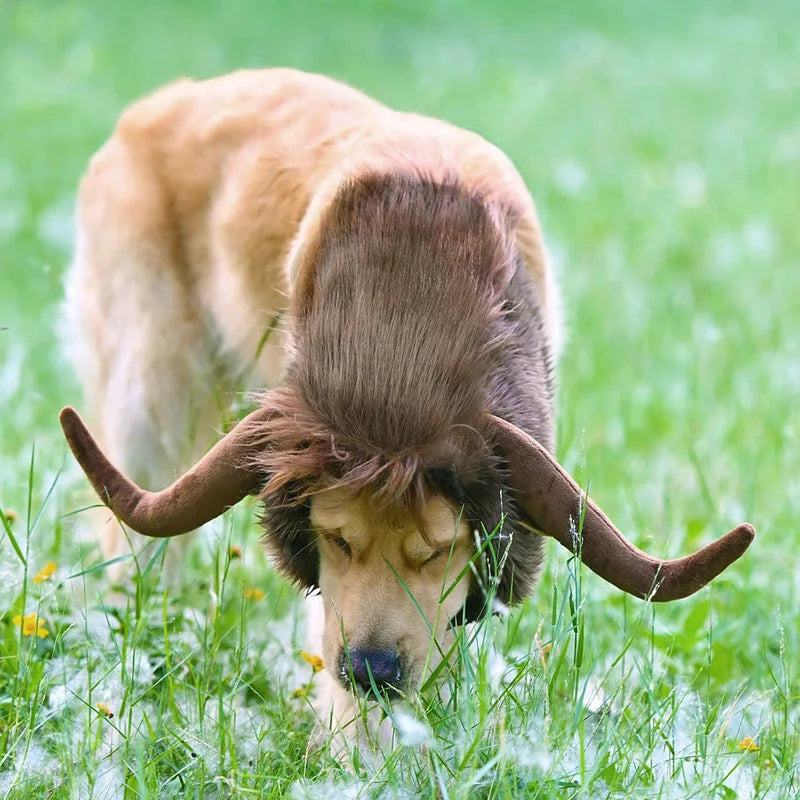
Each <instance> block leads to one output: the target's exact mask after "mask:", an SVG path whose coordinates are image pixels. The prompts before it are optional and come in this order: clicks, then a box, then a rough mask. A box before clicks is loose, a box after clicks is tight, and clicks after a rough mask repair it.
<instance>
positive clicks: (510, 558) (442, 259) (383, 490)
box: [254, 174, 553, 618]
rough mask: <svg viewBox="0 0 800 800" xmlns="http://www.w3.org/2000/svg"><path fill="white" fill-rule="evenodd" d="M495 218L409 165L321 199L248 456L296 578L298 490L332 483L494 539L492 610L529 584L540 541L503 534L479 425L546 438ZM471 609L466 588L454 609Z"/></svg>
mask: <svg viewBox="0 0 800 800" xmlns="http://www.w3.org/2000/svg"><path fill="white" fill-rule="evenodd" d="M506 225H509V222H508V221H507V220H505V219H504V218H503V214H502V210H500V209H492V208H490V207H488V206H487V204H486V203H485V202H484V201H483V199H482V198H481V197H480V195H478V194H476V193H474V192H469V191H467V190H466V189H465V188H464V187H462V186H459V185H458V183H456V182H455V181H454V182H448V183H441V182H436V181H433V180H431V179H428V178H426V177H424V176H420V175H413V174H394V175H376V174H369V175H366V176H362V177H360V178H358V179H354V180H351V181H349V182H348V183H347V184H346V185H345V186H344V187H342V189H341V190H340V192H339V193H338V195H337V197H336V198H335V200H334V202H333V204H332V205H331V207H330V209H329V211H328V213H327V216H326V218H325V219H324V221H323V224H322V225H321V230H322V231H324V235H323V238H322V239H321V241H320V242H319V245H318V247H317V248H316V250H315V252H314V254H313V259H312V260H311V262H310V263H309V264H308V265H307V268H308V269H310V270H311V274H312V276H313V277H312V278H311V279H310V280H309V282H308V284H307V285H308V287H309V291H308V294H307V296H305V297H302V298H300V301H299V303H298V305H297V311H296V315H295V318H294V319H293V320H292V321H291V323H292V333H293V344H292V348H291V350H292V353H293V359H292V362H291V364H290V366H289V372H288V380H287V387H285V388H283V389H277V390H273V391H271V392H269V393H268V396H266V397H265V398H264V404H265V405H268V406H269V407H271V408H272V409H274V410H275V411H276V412H277V413H276V414H275V415H273V416H271V417H270V418H269V419H268V420H266V421H265V422H264V423H263V431H262V432H261V435H260V440H261V442H262V444H263V446H262V447H259V448H254V458H255V459H256V465H257V467H258V469H260V471H261V472H262V473H263V474H264V475H266V476H268V478H267V480H266V484H265V486H264V489H263V491H262V493H261V499H262V500H264V504H265V509H266V512H265V516H264V523H265V526H266V528H267V531H268V534H267V536H266V537H265V541H266V543H267V547H268V549H269V550H270V552H271V553H272V555H273V556H274V557H275V559H276V562H277V564H278V565H279V567H280V568H282V569H283V570H284V571H285V572H286V573H287V574H288V575H290V576H291V577H292V578H293V579H295V580H296V581H297V582H298V583H299V584H300V585H302V586H304V587H305V588H308V589H313V588H316V586H317V577H316V576H317V568H318V567H317V553H316V547H315V544H314V535H313V533H312V532H311V526H310V522H309V519H308V504H307V500H308V497H309V495H311V494H313V493H314V492H317V491H321V490H324V489H325V488H329V487H332V486H337V485H338V486H342V485H344V486H348V487H350V488H351V489H353V490H354V491H355V492H360V491H364V490H366V489H370V491H372V492H374V494H375V497H376V501H377V502H380V503H383V504H385V505H387V506H391V505H402V506H404V507H406V508H408V509H410V510H411V511H412V512H415V511H417V510H418V509H419V508H420V505H421V503H422V500H423V498H424V496H425V494H426V492H430V491H435V492H439V493H441V494H443V495H444V496H446V497H447V498H448V499H450V500H451V501H453V502H454V503H456V504H457V506H460V507H463V513H465V515H466V518H467V519H468V521H469V523H470V524H471V525H472V526H473V528H474V529H475V530H476V531H477V532H478V534H479V536H481V537H483V536H486V535H488V534H492V533H494V534H495V535H496V538H497V543H498V544H499V543H501V542H502V543H504V544H503V546H502V547H500V546H498V547H490V548H487V552H491V553H492V557H491V558H490V559H489V560H488V561H489V562H491V563H487V566H488V568H489V571H490V573H492V576H493V577H495V578H496V579H497V580H499V588H498V598H499V599H500V600H501V601H502V602H504V603H513V602H517V601H518V600H520V599H522V598H523V597H525V596H526V594H527V593H528V592H529V590H530V588H531V587H532V585H533V583H534V582H535V580H536V577H537V571H538V567H539V564H540V561H541V543H540V540H539V537H535V536H530V535H529V534H528V535H526V534H524V533H522V532H521V531H519V535H515V534H516V533H517V530H516V529H517V527H518V525H519V512H518V510H517V508H516V506H515V504H514V503H513V500H512V492H511V491H510V490H509V489H508V487H507V485H506V482H505V480H504V477H503V465H502V463H501V461H500V460H499V459H498V458H497V457H496V456H495V455H494V453H493V449H492V443H491V437H490V436H489V435H488V433H487V431H486V429H485V423H484V422H483V421H482V420H483V419H484V417H485V415H486V413H487V412H490V413H493V414H502V415H504V416H505V417H506V418H511V419H513V420H514V421H515V423H516V424H518V425H520V426H521V427H522V429H523V430H526V431H527V432H529V433H530V434H531V435H532V436H534V437H535V438H537V439H538V440H539V441H544V442H548V443H552V441H553V432H552V427H553V424H552V405H553V380H552V366H551V359H550V356H549V352H548V350H547V345H546V339H545V337H544V336H541V335H540V334H541V331H540V330H539V327H538V325H537V320H538V318H539V315H538V313H537V307H536V304H535V296H534V291H533V288H532V286H531V285H530V280H529V279H527V276H526V275H525V271H524V268H523V267H522V265H521V264H520V263H518V257H517V256H516V255H515V252H514V250H513V247H512V246H511V245H510V243H509V236H508V234H507V230H506V227H505V226H506ZM354 263H357V264H359V265H361V266H360V270H359V271H358V272H356V271H355V270H353V268H352V265H353V264H354ZM298 506H299V508H298ZM303 508H305V510H303ZM417 516H419V515H418V514H417ZM420 527H421V526H420ZM501 528H502V530H501ZM515 540H516V541H515ZM512 542H513V546H511V549H510V551H509V552H508V553H506V550H507V548H508V547H509V545H511V544H512ZM504 561H506V562H507V563H506V569H504V570H503V574H502V575H496V574H494V572H495V570H496V568H497V565H498V564H502V563H503V562H504ZM512 587H513V589H512ZM476 591H477V588H476ZM482 605H483V601H482V598H480V597H478V596H477V595H473V596H472V597H471V602H470V608H471V609H472V613H471V614H470V615H469V616H470V617H471V618H472V617H474V616H475V609H476V608H478V607H482Z"/></svg>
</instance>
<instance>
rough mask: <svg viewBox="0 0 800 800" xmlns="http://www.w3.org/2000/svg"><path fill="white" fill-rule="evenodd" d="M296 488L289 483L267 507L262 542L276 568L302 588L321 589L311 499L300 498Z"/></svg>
mask: <svg viewBox="0 0 800 800" xmlns="http://www.w3.org/2000/svg"><path fill="white" fill-rule="evenodd" d="M295 488H296V487H294V486H293V485H291V484H288V485H286V486H284V487H282V488H281V489H280V490H278V491H277V492H276V493H274V494H273V495H272V496H271V502H270V503H269V504H267V505H265V506H264V514H263V516H262V517H261V524H262V525H263V527H264V536H263V539H262V542H263V544H264V547H265V548H266V551H267V553H268V554H269V555H270V556H271V558H272V562H273V564H274V565H275V568H276V569H277V570H278V571H279V572H280V573H281V574H282V575H284V576H285V577H287V578H288V579H289V580H291V581H292V582H294V583H295V584H296V585H297V586H298V587H299V588H301V589H305V590H306V591H314V590H315V589H318V588H319V548H318V546H317V539H316V536H315V535H314V532H313V529H312V527H311V501H310V500H309V499H308V498H304V499H302V500H299V501H298V494H297V493H296V492H295V491H294V489H295Z"/></svg>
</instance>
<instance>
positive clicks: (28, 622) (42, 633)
mask: <svg viewBox="0 0 800 800" xmlns="http://www.w3.org/2000/svg"><path fill="white" fill-rule="evenodd" d="M13 621H14V624H15V625H16V626H17V627H18V628H22V634H23V635H24V636H34V635H36V636H38V637H39V638H40V639H46V638H47V637H48V636H49V635H50V631H49V630H47V627H46V626H47V623H46V622H45V621H44V620H43V619H42V618H41V617H38V616H37V615H36V614H26V615H25V616H24V617H23V616H22V615H21V614H17V616H16V617H14V620H13Z"/></svg>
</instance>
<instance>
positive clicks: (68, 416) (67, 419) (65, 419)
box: [58, 406, 80, 428]
mask: <svg viewBox="0 0 800 800" xmlns="http://www.w3.org/2000/svg"><path fill="white" fill-rule="evenodd" d="M78 420H80V415H79V414H78V412H77V411H76V410H75V409H74V408H73V407H72V406H64V408H62V409H61V412H60V413H59V415H58V421H59V422H60V423H61V427H62V428H67V427H72V425H74V424H75V422H76V421H78Z"/></svg>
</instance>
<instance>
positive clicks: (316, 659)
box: [300, 651, 325, 672]
mask: <svg viewBox="0 0 800 800" xmlns="http://www.w3.org/2000/svg"><path fill="white" fill-rule="evenodd" d="M300 658H302V659H303V661H307V662H308V663H309V664H311V666H312V667H313V668H314V672H319V671H320V670H321V669H323V668H324V667H325V662H324V661H323V660H322V658H320V656H312V655H311V654H310V653H306V652H305V651H303V652H302V653H300Z"/></svg>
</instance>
